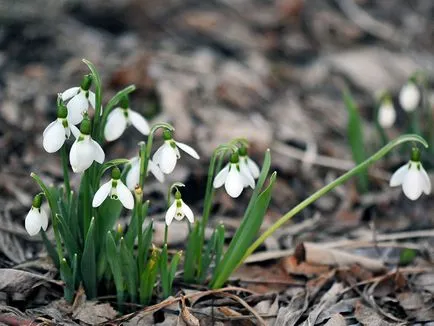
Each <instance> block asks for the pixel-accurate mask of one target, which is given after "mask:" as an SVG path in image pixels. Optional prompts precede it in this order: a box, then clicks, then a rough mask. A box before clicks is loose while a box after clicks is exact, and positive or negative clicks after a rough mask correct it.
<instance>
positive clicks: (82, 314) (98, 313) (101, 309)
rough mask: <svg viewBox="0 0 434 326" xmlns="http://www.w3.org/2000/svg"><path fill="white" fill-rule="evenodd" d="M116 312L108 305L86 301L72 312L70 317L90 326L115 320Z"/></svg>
mask: <svg viewBox="0 0 434 326" xmlns="http://www.w3.org/2000/svg"><path fill="white" fill-rule="evenodd" d="M116 315H117V312H116V310H114V309H113V308H112V306H110V304H108V303H97V302H95V301H86V302H85V303H83V304H81V305H80V306H79V307H78V308H76V309H75V310H74V312H73V313H72V316H73V317H74V318H75V319H78V320H80V321H82V322H85V323H87V324H90V325H96V324H99V323H103V322H106V321H109V320H111V319H113V318H115V317H116Z"/></svg>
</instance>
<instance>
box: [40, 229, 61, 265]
mask: <svg viewBox="0 0 434 326" xmlns="http://www.w3.org/2000/svg"><path fill="white" fill-rule="evenodd" d="M41 236H42V241H43V242H44V245H45V248H46V249H47V252H48V256H50V258H51V260H52V261H53V264H54V266H56V268H60V261H59V255H58V254H57V251H56V249H55V248H54V246H53V244H52V243H51V241H50V240H49V239H48V237H47V234H46V233H45V231H44V230H41Z"/></svg>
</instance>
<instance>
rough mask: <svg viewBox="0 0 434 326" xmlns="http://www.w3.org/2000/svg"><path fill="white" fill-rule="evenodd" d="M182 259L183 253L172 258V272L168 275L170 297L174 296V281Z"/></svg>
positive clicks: (180, 252)
mask: <svg viewBox="0 0 434 326" xmlns="http://www.w3.org/2000/svg"><path fill="white" fill-rule="evenodd" d="M181 257H182V251H178V252H177V253H176V254H175V255H174V256H173V258H172V261H171V263H170V271H169V275H168V280H169V295H171V294H172V287H173V281H174V280H175V276H176V271H177V270H178V265H179V262H180V260H181Z"/></svg>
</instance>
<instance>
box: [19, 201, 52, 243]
mask: <svg viewBox="0 0 434 326" xmlns="http://www.w3.org/2000/svg"><path fill="white" fill-rule="evenodd" d="M24 225H25V228H26V231H27V233H28V234H29V235H30V236H34V235H36V234H38V233H39V231H40V230H41V229H42V230H44V231H46V230H47V227H48V216H47V214H46V213H45V212H44V210H43V209H42V208H41V196H40V195H37V196H35V199H34V200H33V204H32V208H31V209H30V211H29V212H28V213H27V216H26V220H25V222H24Z"/></svg>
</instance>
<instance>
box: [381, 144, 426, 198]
mask: <svg viewBox="0 0 434 326" xmlns="http://www.w3.org/2000/svg"><path fill="white" fill-rule="evenodd" d="M389 184H390V186H391V187H397V186H401V185H402V190H403V192H404V194H405V195H406V196H407V198H409V199H411V200H416V199H418V198H419V197H420V196H421V195H422V193H425V194H426V195H429V194H430V193H431V181H430V179H429V176H428V174H427V173H426V171H425V169H424V168H423V166H422V163H421V162H420V151H419V149H418V148H413V150H412V152H411V158H410V161H408V163H407V164H405V165H403V166H401V167H400V168H399V169H398V170H396V172H395V173H394V174H393V175H392V178H391V179H390V183H389Z"/></svg>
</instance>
